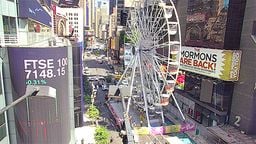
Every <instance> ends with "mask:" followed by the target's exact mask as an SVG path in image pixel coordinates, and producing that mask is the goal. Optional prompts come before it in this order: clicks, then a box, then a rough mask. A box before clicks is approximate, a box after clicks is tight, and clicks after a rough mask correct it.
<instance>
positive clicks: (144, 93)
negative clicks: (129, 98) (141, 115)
mask: <svg viewBox="0 0 256 144" xmlns="http://www.w3.org/2000/svg"><path fill="white" fill-rule="evenodd" d="M138 56H139V57H138V64H139V68H140V75H141V76H143V75H144V74H143V73H142V67H141V57H140V56H141V52H140V54H139V55H138ZM140 79H141V85H142V91H143V99H144V103H145V111H146V116H147V121H148V127H150V122H149V116H148V102H147V97H146V91H145V87H144V80H143V78H142V77H140Z"/></svg>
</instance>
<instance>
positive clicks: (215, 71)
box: [180, 47, 242, 81]
mask: <svg viewBox="0 0 256 144" xmlns="http://www.w3.org/2000/svg"><path fill="white" fill-rule="evenodd" d="M241 54H242V52H241V51H238V50H234V51H232V50H218V49H207V48H196V47H182V48H181V58H180V68H181V69H182V70H186V71H190V72H194V73H198V74H202V75H206V76H209V77H213V78H218V79H221V80H225V81H237V80H238V77H239V70H240V61H241Z"/></svg>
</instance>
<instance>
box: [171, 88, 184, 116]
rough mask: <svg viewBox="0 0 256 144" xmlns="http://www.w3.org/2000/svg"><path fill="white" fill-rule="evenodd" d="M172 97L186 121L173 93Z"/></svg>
mask: <svg viewBox="0 0 256 144" xmlns="http://www.w3.org/2000/svg"><path fill="white" fill-rule="evenodd" d="M171 95H172V98H173V100H174V102H175V104H176V106H177V108H178V110H179V112H180V114H181V117H182V119H183V120H184V121H185V120H186V118H185V116H184V114H183V113H182V111H181V109H180V106H179V104H178V102H177V100H176V98H175V96H174V95H173V93H172V94H171Z"/></svg>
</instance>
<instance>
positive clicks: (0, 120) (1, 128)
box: [0, 113, 6, 141]
mask: <svg viewBox="0 0 256 144" xmlns="http://www.w3.org/2000/svg"><path fill="white" fill-rule="evenodd" d="M5 137H6V125H5V117H4V113H3V114H1V115H0V141H1V140H2V139H3V138H5Z"/></svg>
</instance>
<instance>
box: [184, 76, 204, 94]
mask: <svg viewBox="0 0 256 144" xmlns="http://www.w3.org/2000/svg"><path fill="white" fill-rule="evenodd" d="M185 79H186V82H185V91H186V92H188V93H189V94H191V96H192V97H194V98H198V99H199V97H200V91H201V79H199V78H198V77H197V76H194V75H186V78H185Z"/></svg>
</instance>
